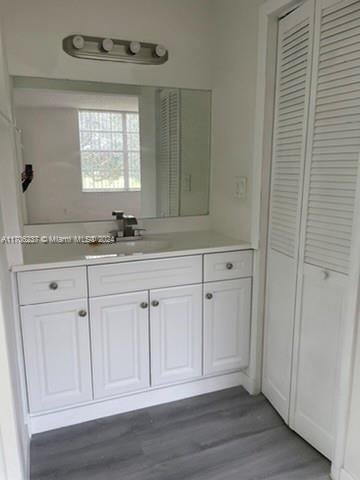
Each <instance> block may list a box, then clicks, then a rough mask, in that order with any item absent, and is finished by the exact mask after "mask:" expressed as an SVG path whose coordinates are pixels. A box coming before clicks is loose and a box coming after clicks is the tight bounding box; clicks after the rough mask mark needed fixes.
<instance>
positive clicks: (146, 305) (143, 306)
mask: <svg viewBox="0 0 360 480" xmlns="http://www.w3.org/2000/svg"><path fill="white" fill-rule="evenodd" d="M148 306H149V304H148V303H147V302H142V303H140V307H141V308H144V309H145V308H148Z"/></svg>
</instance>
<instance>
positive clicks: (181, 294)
mask: <svg viewBox="0 0 360 480" xmlns="http://www.w3.org/2000/svg"><path fill="white" fill-rule="evenodd" d="M150 328H151V383H152V385H162V384H169V383H173V382H178V381H183V380H190V379H192V378H196V377H200V376H201V374H202V351H203V341H202V285H190V286H185V287H175V288H166V289H162V290H152V291H151V292H150Z"/></svg>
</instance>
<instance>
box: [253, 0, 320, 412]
mask: <svg viewBox="0 0 360 480" xmlns="http://www.w3.org/2000/svg"><path fill="white" fill-rule="evenodd" d="M314 11H315V7H314V2H313V1H312V0H309V1H308V2H306V3H305V4H303V5H302V6H301V7H299V8H297V9H296V10H295V11H294V12H292V13H291V14H290V15H288V16H287V17H286V18H284V19H282V20H281V21H280V23H279V40H278V69H277V85H276V105H275V124H274V147H273V158H272V180H271V200H270V217H269V241H268V265H267V288H266V309H265V346H264V374H263V391H264V393H265V394H266V396H267V397H268V398H269V400H270V401H271V402H272V404H273V405H274V406H275V408H276V409H277V410H278V411H279V413H280V414H281V415H282V416H283V418H284V419H285V420H286V421H287V420H288V415H289V396H290V380H291V361H292V342H293V329H294V308H295V291H296V272H297V262H298V239H299V226H300V211H301V204H302V190H303V172H304V162H305V147H306V126H307V118H308V107H309V94H310V80H311V61H312V37H313V23H314Z"/></svg>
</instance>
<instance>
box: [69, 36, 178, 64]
mask: <svg viewBox="0 0 360 480" xmlns="http://www.w3.org/2000/svg"><path fill="white" fill-rule="evenodd" d="M63 50H64V52H66V53H67V54H68V55H71V56H72V57H76V58H84V59H88V60H106V61H108V62H130V63H140V64H142V65H161V64H162V63H165V62H167V61H168V59H169V54H168V51H167V49H166V48H165V47H164V46H163V45H160V44H156V43H145V42H138V41H130V40H119V39H117V38H102V37H93V36H87V35H78V34H77V35H70V36H68V37H66V38H64V39H63Z"/></svg>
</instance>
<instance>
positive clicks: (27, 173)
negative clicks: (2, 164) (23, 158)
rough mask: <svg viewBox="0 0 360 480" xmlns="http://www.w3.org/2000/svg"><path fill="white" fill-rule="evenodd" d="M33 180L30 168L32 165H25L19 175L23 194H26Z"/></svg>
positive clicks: (32, 171) (32, 172)
mask: <svg viewBox="0 0 360 480" xmlns="http://www.w3.org/2000/svg"><path fill="white" fill-rule="evenodd" d="M33 178H34V170H33V168H32V165H30V164H27V165H25V170H24V171H23V172H22V174H21V183H22V191H23V192H26V190H27V189H28V186H29V185H30V183H31V182H32V180H33Z"/></svg>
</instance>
